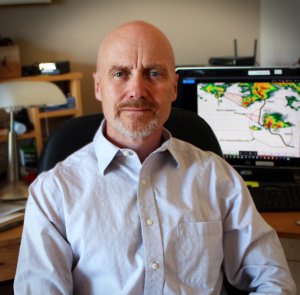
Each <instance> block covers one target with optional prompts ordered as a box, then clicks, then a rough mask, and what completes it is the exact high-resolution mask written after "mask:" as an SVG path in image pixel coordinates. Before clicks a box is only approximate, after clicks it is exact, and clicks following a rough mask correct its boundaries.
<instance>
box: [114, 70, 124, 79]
mask: <svg viewBox="0 0 300 295" xmlns="http://www.w3.org/2000/svg"><path fill="white" fill-rule="evenodd" d="M114 76H115V77H117V78H122V77H124V76H125V73H124V72H123V71H117V72H115V73H114Z"/></svg>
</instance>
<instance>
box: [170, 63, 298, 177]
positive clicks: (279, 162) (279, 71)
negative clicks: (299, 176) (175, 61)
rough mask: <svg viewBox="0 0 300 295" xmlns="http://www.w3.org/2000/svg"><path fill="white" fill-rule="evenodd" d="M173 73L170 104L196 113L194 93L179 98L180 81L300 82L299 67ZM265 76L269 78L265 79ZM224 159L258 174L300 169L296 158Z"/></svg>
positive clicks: (194, 69)
mask: <svg viewBox="0 0 300 295" xmlns="http://www.w3.org/2000/svg"><path fill="white" fill-rule="evenodd" d="M249 71H252V73H255V75H251V76H249ZM256 72H257V73H256ZM176 73H177V74H178V75H179V80H178V95H177V99H176V101H175V102H174V103H173V106H174V107H180V108H184V109H188V110H191V111H193V112H196V113H197V93H194V94H193V93H192V94H191V95H190V96H189V97H187V96H186V95H183V83H182V81H183V79H187V78H191V79H192V78H194V79H197V82H198V81H199V82H200V81H201V82H202V81H203V82H211V81H215V82H224V81H225V82H246V81H255V82H265V81H274V82H275V81H277V82H283V81H299V82H300V68H299V67H177V68H176ZM259 73H261V74H259ZM266 73H269V74H268V75H266ZM184 87H187V85H186V84H185V86H184ZM191 88H192V86H191ZM195 91H196V89H195ZM224 158H225V159H226V160H227V161H228V162H229V163H230V164H231V165H232V166H234V167H235V168H237V169H238V170H244V169H253V168H255V169H258V170H259V171H264V170H268V171H269V170H270V169H274V170H276V169H280V170H281V171H282V169H286V170H291V169H296V170H299V169H300V158H283V159H280V158H276V159H273V158H270V159H266V158H261V159H259V158H253V159H251V158H250V157H246V158H235V157H234V158H232V157H230V156H228V155H224ZM262 173H265V172H262Z"/></svg>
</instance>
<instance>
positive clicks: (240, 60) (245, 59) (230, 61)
mask: <svg viewBox="0 0 300 295" xmlns="http://www.w3.org/2000/svg"><path fill="white" fill-rule="evenodd" d="M233 46H234V55H233V56H229V57H211V58H210V59H209V64H210V65H213V66H255V64H256V51H257V39H254V52H253V56H242V57H239V56H238V46H237V39H234V40H233Z"/></svg>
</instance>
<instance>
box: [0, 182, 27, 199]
mask: <svg viewBox="0 0 300 295" xmlns="http://www.w3.org/2000/svg"><path fill="white" fill-rule="evenodd" d="M27 198H28V185H27V184H26V183H25V182H24V181H21V180H16V181H12V182H7V183H5V184H4V185H1V187H0V201H17V200H24V199H27Z"/></svg>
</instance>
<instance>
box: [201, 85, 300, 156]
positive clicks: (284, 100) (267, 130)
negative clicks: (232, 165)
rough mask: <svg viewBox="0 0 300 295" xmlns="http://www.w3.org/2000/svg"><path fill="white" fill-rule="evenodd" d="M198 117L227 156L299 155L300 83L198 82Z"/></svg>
mask: <svg viewBox="0 0 300 295" xmlns="http://www.w3.org/2000/svg"><path fill="white" fill-rule="evenodd" d="M197 96H198V98H197V99H198V101H197V105H198V114H199V115H200V116H201V117H203V118H204V119H205V120H206V121H207V122H208V123H209V125H210V126H211V127H212V129H213V130H214V132H215V134H216V136H217V138H218V140H219V142H220V144H221V146H222V150H223V152H224V154H232V155H234V154H236V155H238V154H239V152H240V151H255V152H257V155H260V156H264V155H267V156H274V157H278V156H280V157H299V156H300V147H299V146H300V145H299V140H300V83H294V82H232V83H224V82H220V83H216V82H214V83H202V82H201V83H199V84H198V85H197Z"/></svg>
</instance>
